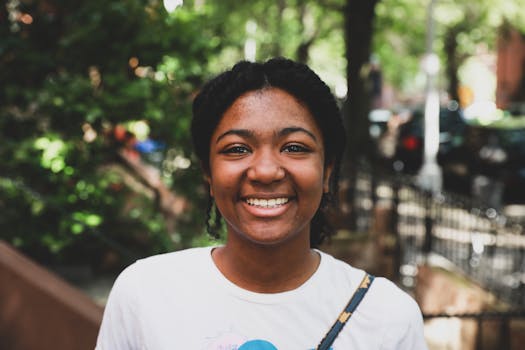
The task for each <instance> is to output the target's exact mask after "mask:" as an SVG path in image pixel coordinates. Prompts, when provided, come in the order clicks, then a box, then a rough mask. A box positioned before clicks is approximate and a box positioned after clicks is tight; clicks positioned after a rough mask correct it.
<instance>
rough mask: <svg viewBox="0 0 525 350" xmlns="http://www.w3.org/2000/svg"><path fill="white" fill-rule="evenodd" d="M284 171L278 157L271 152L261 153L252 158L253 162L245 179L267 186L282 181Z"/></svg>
mask: <svg viewBox="0 0 525 350" xmlns="http://www.w3.org/2000/svg"><path fill="white" fill-rule="evenodd" d="M284 176H285V171H284V169H283V167H282V164H281V163H280V161H279V159H278V156H277V155H275V154H273V153H272V152H261V154H259V155H257V156H256V157H254V158H253V162H252V164H251V165H250V167H249V169H248V171H247V177H248V179H249V180H251V181H255V182H259V183H264V184H269V183H272V182H275V181H279V180H282V179H283V178H284Z"/></svg>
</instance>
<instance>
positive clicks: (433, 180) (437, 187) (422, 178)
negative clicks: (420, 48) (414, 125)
mask: <svg viewBox="0 0 525 350" xmlns="http://www.w3.org/2000/svg"><path fill="white" fill-rule="evenodd" d="M435 4H436V0H430V3H429V6H428V13H427V42H426V54H425V57H424V59H423V62H422V66H423V70H424V72H425V74H426V77H427V84H426V101H425V124H424V127H425V128H424V132H425V136H424V140H425V143H424V158H423V165H422V167H421V169H420V170H419V174H418V184H419V186H420V187H421V188H423V189H424V190H427V191H430V192H432V193H437V192H440V191H441V188H442V185H443V175H442V171H441V167H440V166H439V165H438V163H437V154H438V149H439V92H438V90H437V88H436V79H437V74H438V72H439V58H438V56H437V55H436V54H435V53H434V45H433V44H434V18H433V13H434V7H435Z"/></svg>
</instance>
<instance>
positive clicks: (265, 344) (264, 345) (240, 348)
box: [205, 332, 333, 350]
mask: <svg viewBox="0 0 525 350" xmlns="http://www.w3.org/2000/svg"><path fill="white" fill-rule="evenodd" d="M205 349H206V350H279V349H278V348H277V347H276V346H275V345H273V344H272V343H271V342H269V341H267V340H263V339H252V340H247V338H246V337H243V336H240V335H238V334H235V333H231V332H228V333H223V334H221V335H220V336H218V337H216V338H214V339H213V340H212V341H211V342H210V343H209V344H207V346H206V347H205ZM280 350H283V349H280ZM310 350H315V348H312V349H310ZM330 350H333V348H330Z"/></svg>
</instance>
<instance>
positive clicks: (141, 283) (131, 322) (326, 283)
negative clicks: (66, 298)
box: [96, 247, 427, 350]
mask: <svg viewBox="0 0 525 350" xmlns="http://www.w3.org/2000/svg"><path fill="white" fill-rule="evenodd" d="M211 249H212V248H211V247H206V248H192V249H187V250H182V251H178V252H173V253H167V254H162V255H156V256H152V257H149V258H146V259H143V260H139V261H137V262H136V263H134V264H132V265H131V266H129V267H128V268H126V269H125V270H124V271H123V272H122V273H121V274H120V276H119V277H118V278H117V280H116V281H115V284H114V286H113V288H112V290H111V293H110V296H109V299H108V303H107V305H106V309H105V311H104V318H103V321H102V326H101V328H100V332H99V335H98V341H97V346H96V350H124V349H125V350H134V349H141V350H143V349H148V350H168V349H170V350H175V349H184V350H208V349H212V350H219V349H220V350H234V349H236V350H255V349H257V350H271V349H279V350H295V349H297V350H310V349H315V347H316V346H317V345H318V343H319V342H320V341H321V339H322V338H323V337H324V335H325V334H326V332H327V331H328V329H329V328H330V327H331V326H332V324H333V323H334V321H335V320H336V319H337V317H338V316H339V314H340V313H341V311H342V310H343V308H344V307H345V305H346V304H347V302H348V300H349V298H350V297H351V296H352V295H353V293H354V291H355V289H356V288H357V287H358V285H359V283H360V282H361V280H362V278H363V276H364V272H363V271H362V270H359V269H356V268H353V267H352V266H350V265H348V264H347V263H345V262H342V261H340V260H336V259H334V258H333V257H332V256H330V255H328V254H325V253H322V252H319V253H320V255H321V263H320V265H319V267H318V269H317V271H316V272H315V273H314V274H313V275H312V277H310V279H308V280H307V281H306V282H305V283H304V284H302V285H301V286H300V287H298V288H297V289H295V290H292V291H288V292H283V293H273V294H264V293H254V292H250V291H247V290H245V289H242V288H240V287H238V286H236V285H235V284H233V283H232V282H230V281H229V280H228V279H226V278H225V277H224V276H223V275H222V273H221V272H220V271H219V270H218V269H217V267H216V266H215V264H214V262H213V260H212V257H211ZM332 349H333V350H348V349H352V350H358V349H363V350H365V349H366V350H373V349H402V350H412V349H414V350H416V349H417V350H422V349H427V346H426V344H425V341H424V337H423V321H422V317H421V312H420V310H419V307H418V305H417V304H416V302H415V301H414V300H413V299H412V298H411V297H410V296H409V295H408V294H406V293H405V292H403V291H402V290H401V289H399V288H398V287H397V286H396V285H394V284H393V283H392V282H390V281H389V280H387V279H385V278H376V279H375V280H374V282H373V283H372V286H371V287H370V290H369V291H368V293H367V294H366V295H365V297H364V299H363V301H362V302H361V304H360V305H359V306H358V308H357V310H356V311H355V313H354V314H353V315H352V317H351V318H350V319H349V321H348V323H347V324H346V326H345V327H344V328H343V330H342V331H341V333H340V334H339V336H338V337H337V339H336V340H335V342H334V344H333V346H332Z"/></svg>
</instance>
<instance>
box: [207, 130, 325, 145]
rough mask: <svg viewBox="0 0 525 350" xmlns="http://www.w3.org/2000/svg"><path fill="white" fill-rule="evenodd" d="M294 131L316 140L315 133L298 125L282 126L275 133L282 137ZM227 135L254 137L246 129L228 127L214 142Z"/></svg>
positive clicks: (253, 134)
mask: <svg viewBox="0 0 525 350" xmlns="http://www.w3.org/2000/svg"><path fill="white" fill-rule="evenodd" d="M296 132H301V133H305V134H306V135H308V136H310V137H311V138H312V139H313V140H314V141H316V142H317V137H315V135H314V134H313V133H312V132H311V131H308V130H307V129H305V128H302V127H300V126H291V127H287V128H283V129H281V130H279V132H277V133H276V134H277V135H278V136H279V137H282V136H287V135H290V134H293V133H296ZM228 135H238V136H241V137H245V138H254V137H255V133H254V132H253V131H251V130H248V129H230V130H228V131H226V132H225V133H223V134H221V135H219V136H218V137H217V140H215V143H217V142H219V141H220V140H221V139H222V138H224V137H226V136H228Z"/></svg>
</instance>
